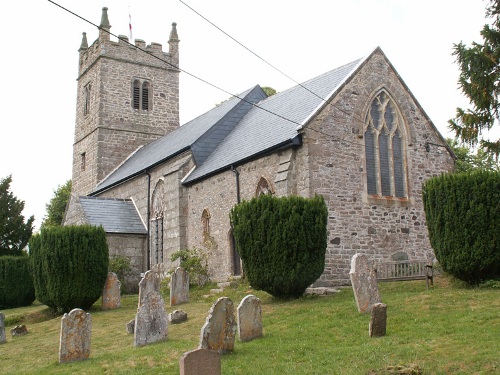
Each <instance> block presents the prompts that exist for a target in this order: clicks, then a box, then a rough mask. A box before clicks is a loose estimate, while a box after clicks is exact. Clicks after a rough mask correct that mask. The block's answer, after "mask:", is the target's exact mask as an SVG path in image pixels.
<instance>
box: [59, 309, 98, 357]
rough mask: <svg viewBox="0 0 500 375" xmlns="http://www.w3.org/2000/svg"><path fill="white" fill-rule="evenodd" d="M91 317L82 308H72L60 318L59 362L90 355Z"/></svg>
mask: <svg viewBox="0 0 500 375" xmlns="http://www.w3.org/2000/svg"><path fill="white" fill-rule="evenodd" d="M91 333H92V317H91V316H90V314H89V313H86V312H85V311H83V310H82V309H73V310H71V311H70V312H69V314H64V315H63V317H62V319H61V335H60V339H59V363H67V362H73V361H81V360H84V359H87V358H88V357H89V355H90V335H91Z"/></svg>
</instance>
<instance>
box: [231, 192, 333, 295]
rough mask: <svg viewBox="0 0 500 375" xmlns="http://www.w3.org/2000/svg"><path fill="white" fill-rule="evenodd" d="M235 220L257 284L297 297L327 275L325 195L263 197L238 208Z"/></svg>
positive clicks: (238, 242) (244, 255)
mask: <svg viewBox="0 0 500 375" xmlns="http://www.w3.org/2000/svg"><path fill="white" fill-rule="evenodd" d="M230 219H231V225H232V228H233V234H234V237H235V240H236V247H237V251H238V253H239V254H240V256H241V259H242V262H243V269H244V272H245V275H246V276H247V277H248V280H249V282H250V284H251V285H252V286H253V287H254V288H257V289H262V290H264V291H266V292H268V293H270V294H271V295H273V296H275V297H279V298H296V297H300V296H301V295H302V294H303V293H304V291H305V289H306V288H307V287H308V286H309V285H311V283H313V282H314V281H315V280H317V279H318V278H319V276H320V275H321V274H322V273H323V270H324V267H325V251H326V246H327V235H326V226H327V220H328V210H327V207H326V205H325V202H324V199H323V197H321V196H316V197H314V198H303V197H298V196H290V197H282V198H277V197H274V196H271V195H261V196H260V197H258V198H254V199H252V200H250V201H244V202H242V203H240V204H238V205H237V206H235V207H233V209H232V210H231V213H230Z"/></svg>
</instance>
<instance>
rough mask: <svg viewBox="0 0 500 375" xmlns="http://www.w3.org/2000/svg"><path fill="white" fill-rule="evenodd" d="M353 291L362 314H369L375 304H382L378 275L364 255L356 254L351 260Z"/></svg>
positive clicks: (350, 273)
mask: <svg viewBox="0 0 500 375" xmlns="http://www.w3.org/2000/svg"><path fill="white" fill-rule="evenodd" d="M349 277H350V278H351V284H352V290H353V291H354V297H355V299H356V305H357V306H358V311H359V312H360V313H369V312H370V311H371V309H372V305H373V304H374V303H380V302H381V300H380V293H379V291H378V285H377V274H376V273H375V270H374V269H373V267H370V264H369V262H368V258H367V257H366V255H364V254H356V255H354V256H353V257H352V260H351V271H350V272H349Z"/></svg>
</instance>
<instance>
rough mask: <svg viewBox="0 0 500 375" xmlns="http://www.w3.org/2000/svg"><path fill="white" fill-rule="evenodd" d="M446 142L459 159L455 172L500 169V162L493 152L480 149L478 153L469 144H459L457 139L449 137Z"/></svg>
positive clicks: (456, 162) (456, 161)
mask: <svg viewBox="0 0 500 375" xmlns="http://www.w3.org/2000/svg"><path fill="white" fill-rule="evenodd" d="M446 143H448V145H449V146H450V147H451V149H452V150H453V152H454V153H455V156H456V157H457V159H456V160H455V172H456V173H460V172H472V171H474V170H483V171H500V164H499V161H498V159H496V158H495V157H494V156H493V155H492V154H490V153H487V152H485V151H484V150H483V149H481V148H480V149H478V150H477V151H476V153H474V152H472V150H471V149H470V148H469V147H467V146H461V145H459V142H458V141H457V140H456V139H451V138H447V139H446Z"/></svg>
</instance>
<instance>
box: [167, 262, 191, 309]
mask: <svg viewBox="0 0 500 375" xmlns="http://www.w3.org/2000/svg"><path fill="white" fill-rule="evenodd" d="M187 302H189V275H188V273H187V271H186V270H185V269H184V268H182V267H177V268H176V269H175V271H174V273H173V274H172V278H171V279H170V306H175V305H180V304H181V303H187Z"/></svg>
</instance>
